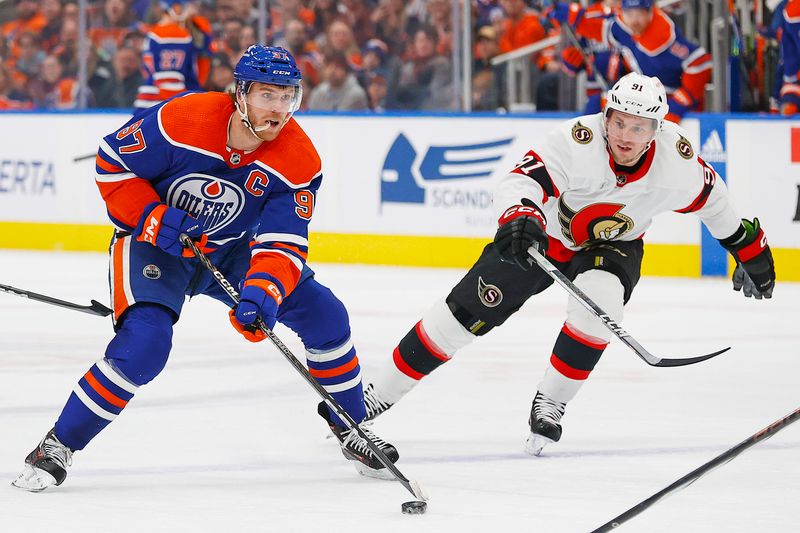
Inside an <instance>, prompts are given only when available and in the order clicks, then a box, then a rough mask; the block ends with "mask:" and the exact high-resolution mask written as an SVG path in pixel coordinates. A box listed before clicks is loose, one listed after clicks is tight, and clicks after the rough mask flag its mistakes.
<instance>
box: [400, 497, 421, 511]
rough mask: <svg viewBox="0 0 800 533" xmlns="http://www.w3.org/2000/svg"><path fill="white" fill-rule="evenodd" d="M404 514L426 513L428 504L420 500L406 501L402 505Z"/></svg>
mask: <svg viewBox="0 0 800 533" xmlns="http://www.w3.org/2000/svg"><path fill="white" fill-rule="evenodd" d="M400 509H401V510H402V511H403V514H425V511H427V510H428V504H427V503H425V502H421V501H419V500H416V501H413V502H405V503H404V504H403V505H401V506H400Z"/></svg>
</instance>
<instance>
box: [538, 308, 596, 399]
mask: <svg viewBox="0 0 800 533" xmlns="http://www.w3.org/2000/svg"><path fill="white" fill-rule="evenodd" d="M606 346H608V343H607V342H605V341H603V340H602V339H596V338H593V337H589V336H587V335H584V334H582V333H581V332H579V331H578V330H576V329H574V328H571V327H570V325H569V324H564V327H563V328H561V333H559V334H558V338H557V339H556V343H555V345H554V346H553V354H552V355H551V356H550V367H548V369H547V370H546V371H545V375H544V378H543V379H542V381H541V383H539V392H542V393H543V394H546V395H547V396H549V397H550V398H552V399H553V400H556V401H558V402H561V403H567V402H569V401H570V400H572V399H573V398H574V397H575V395H576V394H577V393H578V390H579V389H580V388H581V386H582V385H583V384H584V382H586V379H588V377H589V374H590V373H591V371H592V370H594V367H595V365H596V364H597V362H598V361H599V360H600V356H601V355H603V350H605V349H606Z"/></svg>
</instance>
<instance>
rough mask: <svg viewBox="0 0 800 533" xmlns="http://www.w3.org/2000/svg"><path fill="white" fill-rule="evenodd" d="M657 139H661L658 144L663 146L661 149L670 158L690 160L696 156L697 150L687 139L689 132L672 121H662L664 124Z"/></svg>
mask: <svg viewBox="0 0 800 533" xmlns="http://www.w3.org/2000/svg"><path fill="white" fill-rule="evenodd" d="M658 139H659V140H661V142H659V143H658V144H660V145H663V146H664V148H663V149H662V150H663V151H664V152H666V153H668V154H670V157H671V158H677V159H678V160H685V161H691V160H693V159H695V158H696V157H697V150H695V146H694V145H693V144H692V142H691V141H690V140H689V134H688V133H687V132H686V130H685V129H683V128H682V127H681V126H680V125H678V124H675V123H674V122H670V121H667V120H665V121H664V126H663V128H662V130H661V132H660V133H659V134H658Z"/></svg>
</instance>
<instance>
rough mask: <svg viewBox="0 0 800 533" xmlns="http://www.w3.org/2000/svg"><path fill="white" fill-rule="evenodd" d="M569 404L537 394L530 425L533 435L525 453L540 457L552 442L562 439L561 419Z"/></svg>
mask: <svg viewBox="0 0 800 533" xmlns="http://www.w3.org/2000/svg"><path fill="white" fill-rule="evenodd" d="M566 407H567V404H564V403H561V402H558V401H556V400H553V399H552V398H550V397H549V396H547V395H545V394H542V393H541V392H537V393H536V396H535V397H534V398H533V405H532V406H531V416H530V418H529V419H528V425H529V426H530V427H531V434H530V435H529V436H528V440H527V442H526V443H525V451H526V452H528V453H529V454H531V455H539V454H540V453H542V448H544V447H545V446H546V445H548V444H550V443H551V442H558V441H559V439H561V424H560V423H559V422H560V421H561V417H562V416H564V409H565V408H566Z"/></svg>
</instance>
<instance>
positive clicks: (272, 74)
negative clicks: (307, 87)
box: [233, 44, 303, 87]
mask: <svg viewBox="0 0 800 533" xmlns="http://www.w3.org/2000/svg"><path fill="white" fill-rule="evenodd" d="M233 78H234V80H236V84H237V85H239V84H241V83H245V84H247V82H254V81H260V82H261V83H269V84H271V85H288V86H292V87H300V82H301V81H302V79H303V75H302V74H301V73H300V69H299V68H297V63H296V62H295V60H294V58H293V57H292V54H290V53H289V52H288V51H287V50H286V49H284V48H280V47H274V46H264V45H261V44H253V45H250V47H249V48H248V49H247V50H245V51H244V54H243V55H242V58H241V59H239V62H238V63H236V68H235V69H234V70H233ZM248 85H249V84H248Z"/></svg>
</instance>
